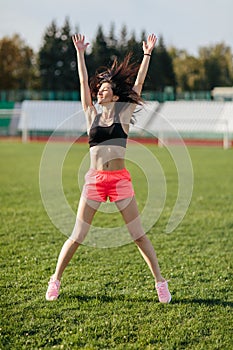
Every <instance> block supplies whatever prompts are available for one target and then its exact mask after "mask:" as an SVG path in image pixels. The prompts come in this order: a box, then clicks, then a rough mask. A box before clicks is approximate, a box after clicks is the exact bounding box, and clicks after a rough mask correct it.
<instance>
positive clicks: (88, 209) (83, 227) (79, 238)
mask: <svg viewBox="0 0 233 350" xmlns="http://www.w3.org/2000/svg"><path fill="white" fill-rule="evenodd" d="M99 206H100V203H99V202H95V201H90V200H86V199H84V198H83V197H81V199H80V202H79V207H78V212H77V218H76V223H75V226H74V229H73V232H72V234H71V236H70V237H69V238H68V239H67V240H66V242H65V243H64V245H63V247H62V249H61V252H60V254H59V257H58V261H57V266H56V270H55V273H54V275H53V276H54V279H55V280H59V281H60V279H61V276H62V274H63V272H64V270H65V268H66V267H67V265H68V264H69V262H70V260H71V258H72V257H73V255H74V253H75V251H76V250H77V248H78V247H79V245H80V244H81V243H82V242H83V240H84V239H85V237H86V235H87V233H88V231H89V229H90V226H91V223H92V220H93V217H94V215H95V213H96V211H97V209H98V207H99Z"/></svg>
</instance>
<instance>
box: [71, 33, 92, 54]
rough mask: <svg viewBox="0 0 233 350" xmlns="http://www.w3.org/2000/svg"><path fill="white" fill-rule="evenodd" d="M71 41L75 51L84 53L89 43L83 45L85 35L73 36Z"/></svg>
mask: <svg viewBox="0 0 233 350" xmlns="http://www.w3.org/2000/svg"><path fill="white" fill-rule="evenodd" d="M72 40H73V43H74V46H75V48H76V50H77V51H83V52H84V51H85V50H86V48H87V47H88V45H89V43H85V35H81V34H74V35H72Z"/></svg>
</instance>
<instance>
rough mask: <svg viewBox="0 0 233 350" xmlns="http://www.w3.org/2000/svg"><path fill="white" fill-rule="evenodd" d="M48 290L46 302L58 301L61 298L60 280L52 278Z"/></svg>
mask: <svg viewBox="0 0 233 350" xmlns="http://www.w3.org/2000/svg"><path fill="white" fill-rule="evenodd" d="M48 285H49V286H48V289H47V292H46V295H45V298H46V300H48V301H53V300H56V299H57V298H58V297H59V288H60V285H61V282H60V281H59V280H55V279H54V277H53V276H52V277H51V278H50V281H49V283H48Z"/></svg>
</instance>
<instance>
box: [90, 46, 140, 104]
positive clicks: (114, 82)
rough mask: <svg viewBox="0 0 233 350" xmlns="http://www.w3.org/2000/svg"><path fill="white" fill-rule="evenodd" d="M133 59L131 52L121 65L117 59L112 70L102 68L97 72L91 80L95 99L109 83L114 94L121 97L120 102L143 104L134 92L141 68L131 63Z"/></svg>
mask: <svg viewBox="0 0 233 350" xmlns="http://www.w3.org/2000/svg"><path fill="white" fill-rule="evenodd" d="M131 57H132V53H131V52H130V53H129V54H127V56H126V57H125V58H124V60H123V61H122V62H121V63H119V62H118V60H117V58H115V59H114V61H113V64H112V66H111V67H110V68H109V67H100V68H99V69H98V70H97V71H96V74H95V75H94V76H93V77H92V78H91V79H90V89H91V94H92V97H93V98H94V99H95V98H96V97H97V93H98V90H99V88H100V86H101V85H102V84H103V83H106V82H107V83H110V84H111V87H112V90H113V94H114V95H116V96H118V97H119V99H118V101H119V102H129V103H135V104H139V105H140V104H142V102H143V100H142V98H141V97H140V96H139V94H138V93H137V92H135V91H134V90H133V86H134V81H135V77H136V75H137V72H138V68H139V67H138V64H135V63H131V62H130V59H131Z"/></svg>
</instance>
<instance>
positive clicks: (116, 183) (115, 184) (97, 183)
mask: <svg viewBox="0 0 233 350" xmlns="http://www.w3.org/2000/svg"><path fill="white" fill-rule="evenodd" d="M82 195H83V196H84V197H85V198H87V199H91V200H94V201H97V202H106V201H107V199H108V198H109V200H110V202H116V201H119V200H121V199H126V198H130V197H133V195H134V189H133V185H132V182H131V176H130V173H129V172H128V170H127V169H125V168H124V169H121V170H111V171H106V170H95V169H89V171H88V172H87V173H86V175H85V184H84V187H83V192H82Z"/></svg>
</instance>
